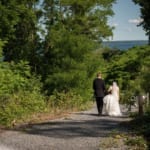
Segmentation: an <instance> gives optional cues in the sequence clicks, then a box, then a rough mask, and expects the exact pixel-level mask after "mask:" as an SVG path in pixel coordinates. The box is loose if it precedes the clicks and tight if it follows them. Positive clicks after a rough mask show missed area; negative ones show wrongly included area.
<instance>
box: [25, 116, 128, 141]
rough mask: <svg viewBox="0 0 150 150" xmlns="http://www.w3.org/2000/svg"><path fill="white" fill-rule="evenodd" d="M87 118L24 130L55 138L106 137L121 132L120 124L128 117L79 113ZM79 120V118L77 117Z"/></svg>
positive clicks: (60, 121) (35, 125) (34, 126)
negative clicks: (113, 132)
mask: <svg viewBox="0 0 150 150" xmlns="http://www.w3.org/2000/svg"><path fill="white" fill-rule="evenodd" d="M76 115H79V116H80V117H81V115H83V116H84V117H85V116H86V118H92V119H85V118H84V119H83V120H82V119H80V120H77V119H76V120H74V119H71V118H66V119H63V120H58V121H57V120H56V121H50V122H45V123H39V124H32V125H29V126H28V127H26V128H24V131H25V132H26V133H28V134H33V135H40V136H47V137H53V138H63V139H67V138H76V137H106V136H108V134H110V133H111V132H112V131H113V130H117V131H119V130H120V131H121V130H122V128H120V126H119V123H120V122H122V120H124V119H125V118H126V117H125V116H123V117H108V116H97V114H92V113H78V114H76ZM77 118H78V117H77Z"/></svg>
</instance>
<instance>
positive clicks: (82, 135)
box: [0, 105, 129, 150]
mask: <svg viewBox="0 0 150 150" xmlns="http://www.w3.org/2000/svg"><path fill="white" fill-rule="evenodd" d="M123 111H124V112H125V110H124V109H122V112H123ZM128 119H129V118H128V116H126V115H123V116H122V117H109V116H97V110H96V106H95V105H94V107H93V108H92V109H91V110H89V111H83V112H78V113H72V114H71V115H69V116H68V117H66V118H61V119H56V120H50V121H49V122H43V123H40V124H34V125H30V126H29V127H26V128H25V129H24V130H22V131H19V130H18V131H14V130H6V131H3V132H1V133H0V150H99V143H100V140H101V139H103V138H106V137H107V136H109V134H110V133H112V131H114V130H118V131H120V132H124V131H125V130H124V129H121V128H120V127H119V123H120V122H122V121H127V120H128Z"/></svg>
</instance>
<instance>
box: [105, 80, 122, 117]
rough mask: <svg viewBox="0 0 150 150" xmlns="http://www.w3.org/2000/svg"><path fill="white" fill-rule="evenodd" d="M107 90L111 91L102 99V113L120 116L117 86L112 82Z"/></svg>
mask: <svg viewBox="0 0 150 150" xmlns="http://www.w3.org/2000/svg"><path fill="white" fill-rule="evenodd" d="M108 92H111V94H108V95H106V96H105V97H104V99H103V102H104V106H103V114H105V115H109V116H121V115H122V114H121V111H120V106H119V87H118V86H117V83H116V82H113V84H112V86H110V88H109V90H108Z"/></svg>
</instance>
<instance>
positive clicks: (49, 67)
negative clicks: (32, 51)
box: [40, 0, 115, 89]
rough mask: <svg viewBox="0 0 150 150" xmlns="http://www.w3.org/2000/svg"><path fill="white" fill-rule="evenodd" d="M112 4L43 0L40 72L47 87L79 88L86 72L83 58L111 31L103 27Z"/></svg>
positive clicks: (106, 26) (100, 1)
mask: <svg viewBox="0 0 150 150" xmlns="http://www.w3.org/2000/svg"><path fill="white" fill-rule="evenodd" d="M114 2H115V0H109V1H106V0H96V1H95V0H93V1H91V0H87V1H83V0H44V3H43V9H44V19H43V21H44V24H45V27H46V36H45V41H44V43H43V63H42V64H44V67H42V68H41V69H43V71H40V72H44V78H45V80H46V81H48V82H49V83H48V87H50V88H52V89H54V88H56V87H57V88H60V89H66V85H67V84H68V86H67V89H70V88H74V87H75V86H76V87H79V84H81V82H80V83H79V82H78V81H79V80H78V79H81V78H82V80H83V79H86V72H87V70H85V68H86V67H83V62H84V60H85V57H86V55H87V54H88V53H89V52H91V51H92V50H95V49H96V46H97V45H98V44H100V43H101V42H102V40H103V39H105V38H107V37H109V36H111V35H112V29H113V28H111V27H110V26H109V25H107V21H108V17H109V16H111V15H113V11H112V4H113V3H114ZM81 64H82V65H81ZM84 65H86V64H84ZM44 70H46V72H45V71H44ZM83 71H84V72H83ZM60 72H61V74H60ZM66 74H67V75H66ZM83 75H85V76H83ZM81 76H82V77H81ZM77 77H78V79H77ZM52 79H53V80H52ZM65 80H67V81H68V82H69V83H66V81H65ZM80 81H81V80H80ZM52 82H53V83H52ZM54 82H55V83H54ZM56 82H57V83H56ZM60 83H62V84H60ZM65 83H66V84H65ZM58 84H59V86H58ZM52 85H54V86H52ZM64 86H65V87H64Z"/></svg>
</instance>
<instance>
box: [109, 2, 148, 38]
mask: <svg viewBox="0 0 150 150" xmlns="http://www.w3.org/2000/svg"><path fill="white" fill-rule="evenodd" d="M113 11H114V13H115V15H114V16H113V17H111V18H110V19H109V25H111V26H115V30H114V31H113V35H114V36H113V39H112V38H110V40H113V41H118V40H147V39H148V38H147V36H146V35H145V31H144V30H143V29H142V27H141V26H140V27H137V23H138V22H139V21H140V20H141V18H140V8H139V6H138V5H135V4H134V3H133V2H132V0H117V2H116V4H114V6H113Z"/></svg>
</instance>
